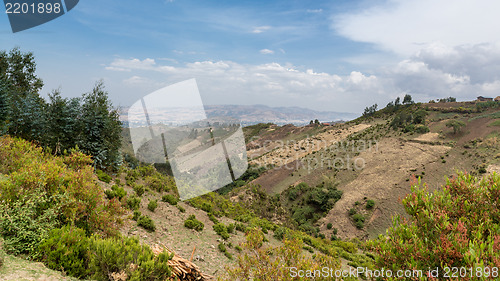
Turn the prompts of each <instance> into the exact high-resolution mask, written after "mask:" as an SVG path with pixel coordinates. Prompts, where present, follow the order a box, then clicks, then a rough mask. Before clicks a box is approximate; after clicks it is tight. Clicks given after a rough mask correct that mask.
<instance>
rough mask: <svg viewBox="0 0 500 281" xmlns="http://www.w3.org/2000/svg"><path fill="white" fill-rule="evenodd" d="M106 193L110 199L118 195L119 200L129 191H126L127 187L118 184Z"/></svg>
mask: <svg viewBox="0 0 500 281" xmlns="http://www.w3.org/2000/svg"><path fill="white" fill-rule="evenodd" d="M104 194H106V197H108V199H113V198H115V197H116V198H118V200H122V198H123V197H125V196H127V192H126V191H125V189H123V187H120V186H118V185H116V184H115V185H113V186H112V187H111V190H105V191H104Z"/></svg>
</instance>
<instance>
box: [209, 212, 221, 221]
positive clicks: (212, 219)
mask: <svg viewBox="0 0 500 281" xmlns="http://www.w3.org/2000/svg"><path fill="white" fill-rule="evenodd" d="M207 215H208V218H209V219H210V220H211V221H212V222H213V223H219V220H218V219H217V218H216V217H215V216H214V214H212V213H208V214H207Z"/></svg>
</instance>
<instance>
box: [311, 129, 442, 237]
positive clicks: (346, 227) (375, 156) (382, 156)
mask: <svg viewBox="0 0 500 281" xmlns="http://www.w3.org/2000/svg"><path fill="white" fill-rule="evenodd" d="M449 149H450V147H447V146H441V145H427V144H421V143H411V142H405V141H403V140H397V139H384V140H382V141H380V143H379V146H378V150H377V151H371V152H370V151H365V152H362V153H361V154H360V155H359V157H361V158H363V159H365V161H366V166H365V168H364V169H363V170H362V171H361V173H360V175H359V176H358V177H357V178H356V179H355V180H354V181H352V182H350V183H348V184H347V185H345V186H342V187H340V189H341V190H343V191H344V194H343V196H342V199H340V200H339V201H338V202H337V203H336V204H335V206H334V207H333V209H332V210H330V212H329V213H328V214H327V216H326V217H325V218H323V219H321V220H320V223H322V230H324V231H325V232H326V233H328V230H326V227H325V225H326V224H327V223H329V222H331V223H332V224H333V225H334V227H335V228H337V229H338V236H339V237H342V238H353V237H360V236H363V234H364V232H363V231H361V230H359V229H357V228H356V227H355V226H354V225H353V223H352V222H351V219H350V217H349V216H348V211H349V209H350V208H353V207H354V206H355V202H356V201H360V202H362V201H363V200H364V198H365V197H366V198H367V199H374V200H375V201H376V209H375V210H374V212H373V214H374V216H373V218H372V219H370V218H369V219H368V220H367V223H366V224H365V228H366V227H369V225H370V224H377V223H382V224H387V223H388V222H387V220H389V223H390V218H391V216H392V215H393V213H394V210H396V209H397V208H398V207H397V206H395V205H396V204H400V203H399V200H398V199H399V198H402V197H403V196H404V195H405V194H407V193H408V192H409V185H410V183H409V182H408V183H407V182H406V180H407V179H408V177H409V175H410V174H411V170H415V169H417V168H420V167H421V166H423V165H425V164H428V163H432V162H435V161H438V160H439V157H440V155H443V154H444V153H446V151H448V150H449ZM381 220H385V221H381ZM330 235H331V233H328V235H327V237H329V236H330Z"/></svg>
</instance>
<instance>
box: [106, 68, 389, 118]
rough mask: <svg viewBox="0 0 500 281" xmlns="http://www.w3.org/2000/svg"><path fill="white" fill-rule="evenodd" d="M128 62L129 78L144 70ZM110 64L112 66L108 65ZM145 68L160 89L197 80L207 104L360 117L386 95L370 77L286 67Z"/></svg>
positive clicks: (136, 80) (139, 79) (380, 84)
mask: <svg viewBox="0 0 500 281" xmlns="http://www.w3.org/2000/svg"><path fill="white" fill-rule="evenodd" d="M129 61H130V63H126V62H125V61H120V66H122V67H128V68H127V69H128V70H129V71H130V72H132V73H134V72H135V71H142V70H143V64H140V63H136V62H137V61H141V60H137V59H131V60H129ZM141 62H142V61H141ZM115 64H117V63H116V60H115V61H114V62H112V63H111V64H110V65H115ZM147 65H148V66H149V70H150V71H151V77H157V75H156V74H158V73H159V74H162V77H164V80H163V81H160V80H158V79H157V78H156V79H155V83H162V85H163V86H166V85H169V84H172V83H175V82H179V81H183V80H186V79H191V78H196V80H197V82H198V85H199V88H200V92H201V93H202V96H203V99H204V101H205V102H206V103H207V104H267V105H271V106H303V107H309V108H313V109H319V110H331V111H347V112H349V111H350V112H360V111H361V110H362V108H364V107H365V106H366V103H367V102H373V103H374V102H375V101H376V100H377V99H380V98H381V96H382V97H383V95H385V94H386V93H385V92H384V89H385V86H384V85H383V84H384V82H383V81H381V80H380V79H379V78H378V77H376V76H375V75H366V74H363V73H361V72H358V71H353V72H352V73H350V74H349V75H345V76H340V75H336V74H329V73H325V72H317V71H314V70H313V69H306V70H301V69H299V68H297V67H295V66H293V65H288V64H285V65H282V64H279V63H266V64H258V65H248V64H239V63H236V62H232V61H199V62H192V63H186V64H184V65H182V66H170V65H161V64H158V63H156V62H155V63H154V64H153V63H149V64H147ZM109 70H114V69H109ZM117 73H119V72H117ZM127 79H128V80H127V83H135V85H139V84H140V83H146V84H149V85H150V84H152V83H153V82H152V81H149V80H147V79H144V78H142V77H139V76H137V77H136V76H132V77H131V78H127ZM149 79H150V78H149Z"/></svg>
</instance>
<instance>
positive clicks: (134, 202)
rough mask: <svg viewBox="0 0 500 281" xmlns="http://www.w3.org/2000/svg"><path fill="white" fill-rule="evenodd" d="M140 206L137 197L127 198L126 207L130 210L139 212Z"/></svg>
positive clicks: (139, 199) (139, 200)
mask: <svg viewBox="0 0 500 281" xmlns="http://www.w3.org/2000/svg"><path fill="white" fill-rule="evenodd" d="M140 206H141V198H138V197H129V198H128V199H127V207H128V208H129V209H130V210H139V207H140Z"/></svg>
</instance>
